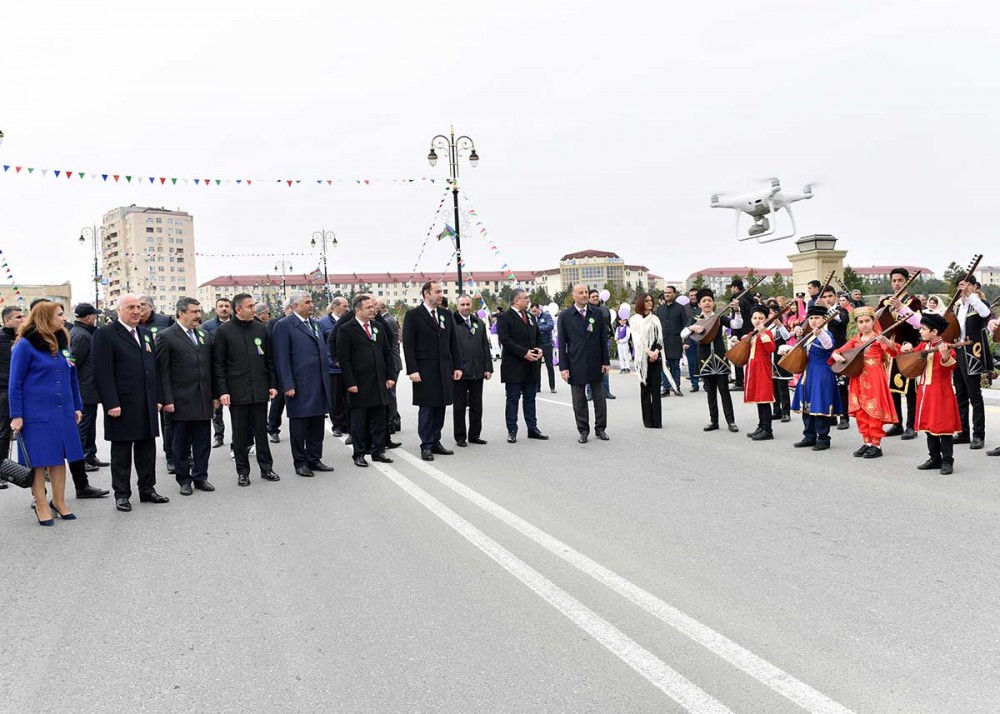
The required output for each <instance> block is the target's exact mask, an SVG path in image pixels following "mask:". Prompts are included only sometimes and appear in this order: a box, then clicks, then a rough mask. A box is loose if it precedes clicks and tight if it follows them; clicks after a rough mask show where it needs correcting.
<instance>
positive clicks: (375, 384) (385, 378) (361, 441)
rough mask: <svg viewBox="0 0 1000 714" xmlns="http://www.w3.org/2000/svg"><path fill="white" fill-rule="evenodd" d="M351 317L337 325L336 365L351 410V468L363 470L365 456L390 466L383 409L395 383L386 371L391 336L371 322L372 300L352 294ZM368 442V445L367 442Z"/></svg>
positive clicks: (392, 376) (389, 362) (391, 375)
mask: <svg viewBox="0 0 1000 714" xmlns="http://www.w3.org/2000/svg"><path fill="white" fill-rule="evenodd" d="M351 307H352V308H353V310H354V317H353V318H352V319H351V320H343V319H341V320H340V322H339V323H338V326H337V340H336V343H335V344H336V346H337V362H338V364H339V365H340V369H341V374H342V376H343V379H344V387H345V389H346V390H347V403H348V406H349V407H350V410H351V440H352V445H353V447H354V456H353V460H354V465H355V466H361V467H366V466H368V462H367V461H365V453H366V452H370V453H371V455H372V461H379V462H381V463H385V464H391V463H392V459H390V458H389V457H388V456H386V455H385V433H386V406H388V404H389V390H390V389H392V388H393V387H394V386H395V384H396V380H395V378H394V376H395V375H394V374H389V373H388V372H387V367H388V366H389V365H390V364H392V344H391V336H390V335H389V333H388V331H387V330H386V329H385V327H384V326H381V327H380V326H379V324H378V323H377V322H376V321H375V319H374V318H375V301H374V300H372V299H371V297H369V296H368V295H361V294H359V295H355V296H354V299H353V301H352V303H351ZM369 439H370V442H369Z"/></svg>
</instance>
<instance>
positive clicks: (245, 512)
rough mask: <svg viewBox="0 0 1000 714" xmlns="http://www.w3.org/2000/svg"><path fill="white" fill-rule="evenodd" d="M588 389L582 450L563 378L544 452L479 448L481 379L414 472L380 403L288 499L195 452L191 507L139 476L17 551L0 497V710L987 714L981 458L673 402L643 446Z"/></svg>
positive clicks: (17, 499) (497, 401) (741, 410)
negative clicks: (360, 456) (125, 489)
mask: <svg viewBox="0 0 1000 714" xmlns="http://www.w3.org/2000/svg"><path fill="white" fill-rule="evenodd" d="M613 384H614V391H615V392H616V393H617V394H618V396H619V398H618V399H617V400H615V401H613V402H609V406H610V424H609V429H608V432H609V434H610V435H611V439H612V440H611V441H610V442H606V443H605V442H596V441H591V442H590V443H589V444H586V445H579V444H577V443H576V440H575V436H576V434H575V428H574V424H573V416H572V411H571V409H570V407H569V390H568V388H566V387H565V386H564V385H559V388H558V389H559V391H558V393H557V394H549V393H547V392H545V393H543V394H542V395H540V400H539V403H538V413H539V422H540V426H541V428H542V430H543V431H544V432H545V433H547V434H549V435H550V436H551V439H550V440H549V441H547V442H538V441H527V440H525V439H523V436H524V431H523V428H522V432H521V435H522V438H521V439H520V440H519V441H518V443H517V444H515V445H509V444H507V443H505V441H504V436H505V429H504V425H503V416H502V412H503V393H502V389H501V385H500V384H499V383H498V382H491V383H489V384H488V385H487V390H486V391H487V399H486V428H485V433H484V438H486V439H488V440H489V442H490V443H489V444H488V445H487V446H478V447H476V446H470V447H469V448H466V449H457V448H456V452H457V453H456V454H455V455H454V456H450V457H438V458H437V460H436V461H434V462H433V463H432V464H425V463H424V462H421V461H420V460H419V458H417V456H419V448H418V443H417V438H416V434H415V423H416V408H415V407H409V406H407V407H404V409H403V420H404V424H403V425H404V430H403V432H402V433H401V434H400V435H399V437H398V438H400V439H401V440H402V441H403V442H404V448H403V449H399V450H396V451H394V452H391V453H392V455H393V456H394V458H395V463H394V464H392V465H391V466H389V467H381V466H380V467H379V468H374V467H372V468H368V469H365V470H362V469H360V468H357V467H355V466H354V465H353V464H351V463H350V461H349V454H350V449H349V448H348V447H345V446H343V445H342V444H341V443H339V442H338V441H337V440H335V439H333V437H332V436H330V435H329V434H328V435H327V441H326V445H325V449H326V457H325V460H326V461H327V462H328V463H330V464H332V465H334V466H335V467H336V471H335V472H333V473H331V474H317V476H316V478H313V479H306V478H301V477H297V476H295V475H294V474H293V472H292V467H291V459H290V454H289V450H288V445H287V442H286V441H284V440H283V441H282V443H281V444H278V445H274V447H273V448H274V454H275V457H276V458H275V462H276V465H275V468H276V470H277V471H278V473H279V474H281V477H282V480H281V481H280V482H278V483H267V482H264V481H261V480H259V479H258V478H256V474H254V480H253V483H252V486H251V487H250V488H238V487H237V486H236V476H235V470H234V468H233V465H232V462H231V461H230V460H229V459H228V458H227V454H226V453H225V451H226V450H225V449H217V450H214V451H213V454H212V456H213V460H212V466H211V468H210V478H211V480H212V482H213V483H214V484H215V485H216V486H217V488H218V490H217V491H216V492H214V493H209V494H206V493H201V492H198V491H196V492H195V494H194V495H193V496H191V497H186V498H185V497H181V496H179V495H178V493H177V487H176V485H175V484H174V483H173V480H172V477H170V476H167V475H166V472H165V469H164V468H163V466H164V465H163V463H162V460H161V462H160V464H159V465H158V468H159V469H160V474H161V475H160V478H159V486H158V489H159V491H160V492H161V493H163V494H164V495H168V496H170V498H171V502H170V503H169V504H166V505H150V504H140V503H139V502H138V499H134V504H133V512H132V513H130V514H121V513H117V512H116V511H115V510H114V504H113V502H112V501H111V500H110V499H104V500H103V501H75V500H73V499H72V498H71V499H70V501H69V502H70V504H71V505H72V506H73V507H74V509H75V510H76V512H77V514H78V516H79V519H78V520H77V521H75V522H60V521H57V523H56V525H55V527H54V528H44V529H43V528H39V527H38V526H36V525H35V522H34V518H33V516H32V513H31V511H30V510H29V509H28V504H29V502H30V496H29V494H27V493H26V492H23V491H19V490H15V489H13V488H11V489H7V490H5V491H0V521H2V522H3V524H4V527H3V535H4V538H3V545H2V546H0V602H2V603H3V604H2V606H0V625H2V627H0V711H2V712H16V713H18V714H21V713H24V712H49V711H69V712H247V711H267V712H272V711H273V712H439V711H440V712H684V711H691V712H717V711H734V712H748V713H754V714H756V713H759V712H801V711H810V712H847V711H853V712H905V713H907V714H916V713H918V712H961V713H962V714H972V713H975V712H995V711H997V708H998V705H997V701H998V698H1000V672H998V665H997V662H998V661H1000V644H998V643H1000V614H998V613H1000V607H998V605H1000V577H998V566H997V562H998V558H997V554H996V549H997V544H998V543H1000V525H998V523H1000V521H998V518H997V515H998V512H1000V488H998V485H1000V458H989V457H987V456H986V455H985V452H983V451H979V452H970V451H968V449H967V447H957V458H956V464H955V474H954V475H953V476H950V477H943V476H940V475H939V474H937V473H936V472H921V471H917V470H916V469H915V467H916V465H917V464H918V463H920V462H921V461H922V460H923V459H924V458H925V456H926V455H925V449H924V442H923V439H922V438H921V439H919V440H917V441H911V442H901V441H899V440H898V439H892V440H887V441H886V442H885V453H886V456H885V457H884V458H882V459H880V460H875V461H865V460H859V459H853V458H851V451H853V450H854V449H855V448H856V447H857V445H858V444H859V441H858V436H857V433H856V432H855V431H854V430H853V428H852V430H851V431H846V432H843V431H835V432H834V437H833V439H834V441H833V448H832V449H831V450H830V451H827V452H822V453H814V452H811V451H806V453H802V451H800V450H795V449H792V447H791V444H792V442H793V441H795V440H796V439H797V438H798V437H799V434H800V426H801V425H800V424H799V423H798V422H796V421H793V423H791V424H776V425H775V428H776V437H777V438H776V439H775V440H774V441H772V442H761V443H752V442H750V441H749V440H748V439H747V438H746V436H745V433H746V432H747V431H750V430H752V428H753V427H754V426H755V424H754V420H755V411H754V409H753V407H750V406H743V405H742V404H738V405H737V419H738V422H739V425H740V427H741V429H742V432H741V433H739V434H730V433H728V432H725V431H718V432H714V433H711V434H705V433H703V432H702V431H701V428H702V426H704V424H705V422H706V421H707V410H706V406H705V400H704V395H703V394H701V393H699V394H696V395H695V394H689V395H687V396H686V397H684V398H683V399H678V398H676V397H671V398H670V399H667V400H665V401H664V404H663V405H664V422H665V428H664V429H663V430H662V431H649V430H645V429H643V428H641V420H640V418H639V407H638V403H637V396H638V385H637V383H636V381H635V380H634V378H631V377H629V376H627V375H625V376H619V375H617V374H615V375H613ZM737 398H739V394H737ZM401 401H402V402H404V403H408V402H409V388H408V386H407V385H402V386H401ZM450 419H451V417H450V413H449V421H448V424H447V426H446V430H445V435H446V438H445V444H446V445H448V446H451V445H452V443H453V440H452V439H451V438H449V437H450V433H451V421H450ZM987 420H988V421H987V435H988V438H987V445H988V446H995V445H997V444H998V443H1000V408H998V407H997V406H990V407H989V408H988V415H987ZM227 443H228V434H227ZM101 452H102V454H103V455H104V456H105V457H106V456H107V448H106V445H102V447H101ZM403 452H405V453H403ZM415 455H416V456H415ZM96 476H97V478H95V479H94V483H95V484H97V485H101V486H105V487H107V486H108V485H109V482H110V476H109V474H108V472H107V470H103V471H102V472H100V473H98V474H97V475H96Z"/></svg>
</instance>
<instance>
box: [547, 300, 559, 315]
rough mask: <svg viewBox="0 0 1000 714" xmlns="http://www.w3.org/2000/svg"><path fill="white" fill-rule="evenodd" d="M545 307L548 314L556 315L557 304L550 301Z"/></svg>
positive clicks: (557, 310)
mask: <svg viewBox="0 0 1000 714" xmlns="http://www.w3.org/2000/svg"><path fill="white" fill-rule="evenodd" d="M545 309H546V310H548V311H549V314H550V315H557V314H558V313H559V306H558V305H556V304H555V303H554V302H550V303H549V304H548V305H547V306H546V308H545Z"/></svg>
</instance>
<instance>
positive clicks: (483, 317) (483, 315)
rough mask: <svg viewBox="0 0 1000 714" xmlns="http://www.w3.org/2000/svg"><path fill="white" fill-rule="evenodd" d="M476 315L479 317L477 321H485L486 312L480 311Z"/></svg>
mask: <svg viewBox="0 0 1000 714" xmlns="http://www.w3.org/2000/svg"><path fill="white" fill-rule="evenodd" d="M476 314H477V315H479V319H480V320H485V319H486V310H480V311H479V312H477V313H476Z"/></svg>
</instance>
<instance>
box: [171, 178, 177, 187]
mask: <svg viewBox="0 0 1000 714" xmlns="http://www.w3.org/2000/svg"><path fill="white" fill-rule="evenodd" d="M170 183H172V184H173V185H174V186H176V185H177V179H175V178H172V179H170Z"/></svg>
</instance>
